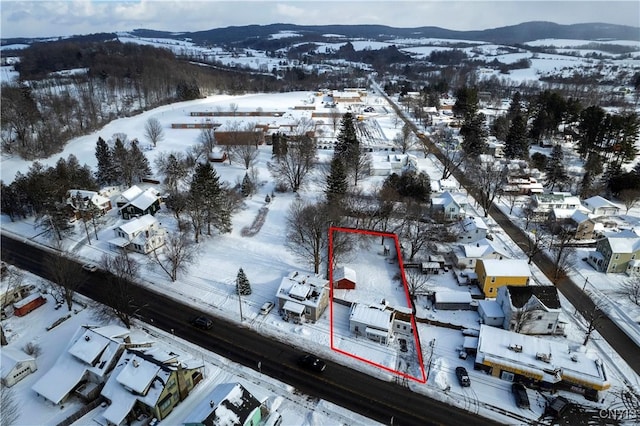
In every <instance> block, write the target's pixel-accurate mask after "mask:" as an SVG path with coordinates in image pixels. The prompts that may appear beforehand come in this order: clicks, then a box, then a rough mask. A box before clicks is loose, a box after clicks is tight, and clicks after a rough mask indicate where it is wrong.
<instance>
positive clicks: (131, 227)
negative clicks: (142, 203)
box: [120, 214, 158, 235]
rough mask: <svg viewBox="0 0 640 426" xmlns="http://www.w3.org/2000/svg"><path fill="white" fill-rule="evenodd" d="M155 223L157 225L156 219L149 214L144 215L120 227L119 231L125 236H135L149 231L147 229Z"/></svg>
mask: <svg viewBox="0 0 640 426" xmlns="http://www.w3.org/2000/svg"><path fill="white" fill-rule="evenodd" d="M156 223H158V219H156V218H155V217H153V216H152V215H150V214H145V215H144V216H141V217H139V218H136V219H132V220H130V221H129V222H127V223H124V224H122V225H120V229H121V230H122V231H123V232H124V233H125V234H127V235H136V234H137V233H138V232H141V231H144V230H146V229H149V227H151V226H152V225H154V224H156Z"/></svg>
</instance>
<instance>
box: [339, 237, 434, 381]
mask: <svg viewBox="0 0 640 426" xmlns="http://www.w3.org/2000/svg"><path fill="white" fill-rule="evenodd" d="M337 232H346V233H352V234H362V235H366V236H372V237H382V238H388V239H391V240H392V241H393V242H394V244H395V249H396V253H401V251H400V242H399V241H398V237H397V235H395V234H392V233H388V232H378V231H370V230H365V229H354V228H342V227H335V226H331V227H330V228H329V259H333V240H334V234H335V233H337ZM398 267H399V269H400V271H399V272H400V276H401V280H402V286H403V289H404V296H405V300H406V306H403V307H397V308H404V309H403V311H405V312H413V311H412V304H411V299H410V296H409V288H408V286H407V281H406V278H405V274H404V265H403V262H402V256H401V255H398ZM328 278H329V282H330V286H331V287H330V291H329V302H330V303H329V321H330V341H331V349H332V350H333V351H335V352H337V353H340V354H342V355H345V356H348V357H350V358H353V359H357V360H358V361H362V362H364V363H367V364H369V365H372V366H375V367H378V368H380V369H382V370H384V371H387V372H389V373H392V374H395V375H398V376H401V377H403V378H405V379H409V380H413V381H416V382H418V383H426V381H427V379H426V375H425V370H424V363H423V359H422V348H421V346H420V339H419V336H418V329H417V327H416V322H415V316H414V315H413V314H410V315H409V316H410V324H411V335H412V337H413V349H414V350H413V351H412V352H411V354H412V356H413V357H414V358H413V359H410V360H408V362H407V360H406V355H404V356H405V360H404V363H405V365H407V364H408V365H410V366H411V368H408V367H407V368H405V369H403V370H405V371H400V370H399V369H398V368H393V367H391V366H389V365H384V364H383V363H381V362H380V361H376V360H373V359H369V357H368V356H367V355H366V353H367V351H368V350H367V349H363V350H362V351H360V350H347V349H344V348H341V347H339V345H338V344H337V339H334V336H335V334H336V329H335V328H334V327H335V326H337V324H338V322H337V321H336V322H334V305H335V303H334V302H335V301H334V289H333V268H332V267H330V268H329V277H328ZM341 305H344V303H342V304H341ZM341 308H342V309H344V308H343V307H342V306H341ZM341 331H343V330H341ZM370 343H372V344H373V345H381V346H382V344H380V343H373V342H370ZM394 365H395V366H399V365H400V364H399V363H395V364H394ZM409 370H411V371H412V372H413V374H412V373H410V372H409Z"/></svg>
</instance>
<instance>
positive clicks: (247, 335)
mask: <svg viewBox="0 0 640 426" xmlns="http://www.w3.org/2000/svg"><path fill="white" fill-rule="evenodd" d="M1 243H2V260H4V261H7V262H9V263H12V264H14V265H16V266H18V267H20V268H23V269H25V270H28V271H31V272H33V273H35V274H37V275H40V276H42V277H44V278H49V275H50V274H49V273H48V271H47V270H46V268H45V267H44V265H45V264H46V263H45V262H46V260H47V258H49V257H51V256H54V255H52V254H51V253H49V252H47V251H43V250H42V249H40V248H39V247H35V246H32V245H30V244H26V243H25V242H22V241H19V240H15V239H13V238H11V237H9V236H7V235H4V234H3V235H2V238H1ZM85 276H86V281H85V283H84V284H83V285H82V286H80V288H79V292H80V293H82V294H84V295H86V296H88V297H90V298H92V299H94V300H96V301H99V302H101V301H105V300H106V294H107V292H108V291H110V290H111V289H110V288H109V284H108V281H107V279H106V278H107V276H106V273H104V272H95V273H93V274H91V273H85ZM131 296H132V297H133V299H134V300H135V301H137V302H138V304H139V305H143V306H144V308H143V309H142V310H141V312H140V317H141V319H142V320H143V321H145V322H147V323H153V325H154V326H156V327H159V328H161V329H163V330H165V331H168V332H173V333H175V335H177V336H180V337H181V338H183V339H186V340H188V341H191V342H193V343H195V344H197V345H198V346H201V347H202V348H205V349H207V350H211V351H214V352H216V353H218V354H220V355H222V356H224V357H225V358H227V359H230V360H232V361H234V362H237V363H240V364H243V365H245V366H248V367H251V368H253V369H254V370H257V368H258V362H260V363H261V372H262V373H264V374H267V375H269V376H271V377H273V378H275V379H278V380H281V381H283V382H285V383H288V384H290V385H291V386H294V387H295V388H296V389H298V390H300V391H301V392H303V393H305V394H307V395H310V396H312V397H316V398H322V399H325V400H327V401H331V402H333V403H335V404H337V405H340V406H342V407H345V408H347V409H349V410H351V411H354V412H357V413H359V414H361V415H363V416H366V417H368V418H371V419H374V420H376V421H379V422H381V423H385V424H389V423H393V424H394V425H437V424H468V425H483V424H497V423H495V422H493V421H491V420H488V419H485V418H482V417H479V416H477V415H474V414H471V413H469V412H467V411H464V410H460V409H458V408H455V407H451V406H449V405H446V404H443V403H441V402H439V401H436V400H433V399H431V398H428V397H426V396H422V395H419V394H416V393H414V392H411V391H410V390H409V389H407V388H404V387H401V386H399V385H396V384H393V383H390V382H385V381H382V380H379V379H377V378H375V377H372V376H369V375H367V374H364V373H360V372H358V371H355V370H352V369H350V368H347V367H345V366H343V365H340V364H339V363H335V362H331V361H328V362H327V364H328V366H327V370H326V371H325V373H323V374H321V375H316V374H313V373H310V372H308V371H306V370H301V369H300V368H299V367H298V366H297V365H296V360H297V358H298V357H299V356H300V354H301V350H300V349H298V348H296V347H294V346H293V345H292V344H291V343H281V342H278V341H274V340H271V339H269V338H266V337H264V336H261V335H260V334H258V333H256V332H255V331H253V330H250V329H248V328H246V327H240V326H238V325H237V324H234V323H230V322H227V321H225V320H224V319H221V318H217V317H216V316H215V312H206V314H207V315H209V316H211V317H213V318H214V327H213V329H212V330H210V331H202V330H199V329H196V328H194V327H192V326H191V325H190V324H189V320H191V319H192V318H193V317H195V316H196V315H199V314H202V312H200V311H198V310H196V309H195V308H193V307H192V306H189V305H185V304H184V303H183V302H182V301H180V300H174V299H172V298H171V297H169V296H167V295H164V294H160V293H156V292H154V291H151V290H149V289H146V288H143V287H139V286H133V287H132V291H131ZM392 419H393V420H392Z"/></svg>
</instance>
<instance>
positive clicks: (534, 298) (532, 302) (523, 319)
mask: <svg viewBox="0 0 640 426" xmlns="http://www.w3.org/2000/svg"><path fill="white" fill-rule="evenodd" d="M496 302H497V303H498V304H499V305H500V308H501V309H502V312H503V313H504V321H503V323H502V327H503V328H504V329H506V330H511V331H515V332H516V333H522V334H564V326H565V322H564V321H561V319H560V318H561V314H562V307H561V305H560V298H559V297H558V289H557V288H556V287H555V286H552V285H530V286H510V285H507V286H504V287H500V288H499V289H498V296H497V297H496Z"/></svg>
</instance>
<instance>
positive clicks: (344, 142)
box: [335, 112, 360, 168]
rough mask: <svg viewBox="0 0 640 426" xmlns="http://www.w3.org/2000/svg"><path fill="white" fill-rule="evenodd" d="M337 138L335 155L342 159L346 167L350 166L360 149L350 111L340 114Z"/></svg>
mask: <svg viewBox="0 0 640 426" xmlns="http://www.w3.org/2000/svg"><path fill="white" fill-rule="evenodd" d="M337 139H338V143H337V144H336V148H335V155H338V156H339V157H340V158H341V159H343V160H344V162H345V165H346V166H347V168H350V167H352V165H353V164H354V163H355V161H356V159H357V154H358V153H359V151H360V142H359V141H358V136H357V135H356V127H355V123H354V121H353V115H352V114H351V113H350V112H348V113H346V114H345V115H343V116H342V120H341V122H340V132H339V133H338V137H337Z"/></svg>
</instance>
